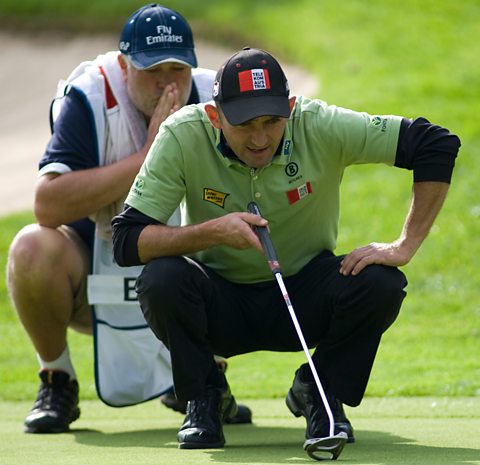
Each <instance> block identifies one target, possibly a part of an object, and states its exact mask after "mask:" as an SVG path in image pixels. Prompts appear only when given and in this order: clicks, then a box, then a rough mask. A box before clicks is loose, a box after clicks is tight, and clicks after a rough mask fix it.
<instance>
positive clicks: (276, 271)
mask: <svg viewBox="0 0 480 465" xmlns="http://www.w3.org/2000/svg"><path fill="white" fill-rule="evenodd" d="M247 209H248V211H249V212H250V213H253V214H255V215H258V216H262V215H261V214H260V209H259V208H258V205H257V204H256V203H255V202H250V203H249V204H248V205H247ZM254 230H255V232H256V233H257V235H258V237H259V239H260V242H261V243H262V247H263V250H264V251H265V255H266V256H267V260H268V266H269V267H270V270H271V271H272V273H273V275H274V276H275V279H276V280H277V283H278V285H279V287H280V290H281V292H282V295H283V299H284V300H285V303H286V305H287V308H288V312H289V313H290V317H291V319H292V322H293V325H294V326H295V330H296V331H297V335H298V338H299V339H300V343H301V345H302V348H303V351H304V352H305V355H306V357H307V360H308V365H309V366H310V370H311V371H312V375H313V378H314V380H315V384H316V385H317V388H318V392H319V393H320V397H321V399H322V403H323V406H324V408H325V411H326V412H327V416H328V421H329V436H327V437H324V438H311V439H307V440H306V441H305V443H304V444H303V448H304V450H305V451H306V452H307V454H308V455H309V456H310V457H311V458H313V459H315V460H324V459H331V460H336V459H337V457H338V456H339V455H340V453H341V452H342V450H343V448H344V446H345V444H346V442H347V439H348V437H347V434H346V433H344V432H341V433H338V434H337V435H335V431H334V428H335V421H334V419H333V414H332V409H331V408H330V404H329V403H328V400H327V396H326V395H325V390H324V389H323V386H322V383H321V381H320V378H319V376H318V373H317V369H316V368H315V365H314V364H313V360H312V357H311V355H310V351H309V350H308V346H307V343H306V342H305V338H304V337H303V332H302V329H301V328H300V324H299V323H298V319H297V316H296V314H295V310H294V309H293V306H292V303H291V301H290V297H289V295H288V292H287V288H286V287H285V283H284V282H283V276H282V272H281V268H280V263H279V261H278V258H277V253H276V251H275V248H274V246H273V242H272V239H271V237H270V234H269V233H268V229H267V227H259V226H255V227H254Z"/></svg>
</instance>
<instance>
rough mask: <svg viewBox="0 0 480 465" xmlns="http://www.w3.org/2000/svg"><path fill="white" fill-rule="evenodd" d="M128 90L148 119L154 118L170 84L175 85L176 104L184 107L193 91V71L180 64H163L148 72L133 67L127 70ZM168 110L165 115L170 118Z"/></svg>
mask: <svg viewBox="0 0 480 465" xmlns="http://www.w3.org/2000/svg"><path fill="white" fill-rule="evenodd" d="M125 72H126V80H127V89H128V94H129V96H130V98H131V99H132V101H133V103H134V105H135V106H136V107H137V109H138V110H140V111H141V112H142V113H143V114H144V115H145V116H147V117H148V118H150V117H152V115H153V113H154V110H155V108H156V107H157V104H158V102H159V100H160V98H161V97H162V95H163V93H164V90H165V87H166V86H167V85H168V84H175V85H176V88H177V90H178V98H177V101H176V102H175V104H177V105H178V106H179V107H183V106H184V105H185V104H186V103H187V101H188V97H189V96H190V91H191V89H192V70H191V68H189V67H188V66H185V65H182V64H179V63H173V62H172V63H162V64H160V65H157V66H154V67H153V68H150V69H146V70H139V69H136V68H134V67H133V66H128V68H127V69H126V71H125ZM168 110H169V109H167V108H165V109H163V113H166V115H167V116H168V114H169V113H168Z"/></svg>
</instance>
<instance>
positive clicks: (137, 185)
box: [132, 178, 145, 197]
mask: <svg viewBox="0 0 480 465" xmlns="http://www.w3.org/2000/svg"><path fill="white" fill-rule="evenodd" d="M144 187H145V181H144V180H143V179H142V178H137V179H135V182H134V184H133V186H132V193H133V194H135V195H138V196H139V197H141V196H142V195H143V189H144Z"/></svg>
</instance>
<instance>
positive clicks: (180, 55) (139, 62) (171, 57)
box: [129, 48, 197, 69]
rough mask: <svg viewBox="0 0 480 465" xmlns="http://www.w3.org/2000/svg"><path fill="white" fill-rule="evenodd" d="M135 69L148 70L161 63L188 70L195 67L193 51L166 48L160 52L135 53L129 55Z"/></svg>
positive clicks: (195, 61) (195, 60) (195, 59)
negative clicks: (182, 66)
mask: <svg viewBox="0 0 480 465" xmlns="http://www.w3.org/2000/svg"><path fill="white" fill-rule="evenodd" d="M129 57H130V59H131V60H132V63H133V64H134V66H135V68H137V69H148V68H152V67H153V66H157V65H160V64H162V63H171V62H174V63H181V64H183V65H185V66H189V67H190V68H196V67H197V58H196V56H195V52H194V50H193V49H179V48H166V49H162V50H161V51H159V50H156V51H149V52H137V53H132V54H130V55H129Z"/></svg>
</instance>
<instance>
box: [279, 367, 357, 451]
mask: <svg viewBox="0 0 480 465" xmlns="http://www.w3.org/2000/svg"><path fill="white" fill-rule="evenodd" d="M325 394H326V396H327V399H328V403H329V405H330V409H331V410H332V415H333V419H334V422H335V426H334V434H335V435H337V434H338V433H341V432H344V433H346V435H347V437H348V439H347V442H350V443H352V442H355V436H354V434H353V428H352V425H351V423H350V421H349V420H348V418H347V417H346V415H345V412H344V410H343V405H342V403H341V402H340V401H339V400H338V399H336V398H335V397H333V396H332V395H330V394H329V393H327V392H326V393H325ZM285 402H286V404H287V407H288V408H289V409H290V411H291V412H292V413H293V414H294V415H295V416H296V417H299V416H304V417H305V419H306V420H307V429H306V432H305V437H306V438H307V439H311V438H323V437H327V436H329V435H330V434H329V430H330V423H329V420H328V415H327V412H326V410H325V407H324V406H323V402H322V398H321V397H320V393H319V392H318V389H317V385H316V384H315V381H302V380H301V377H300V370H297V372H296V373H295V378H294V380H293V384H292V387H291V388H290V390H289V391H288V394H287V398H286V399H285Z"/></svg>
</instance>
